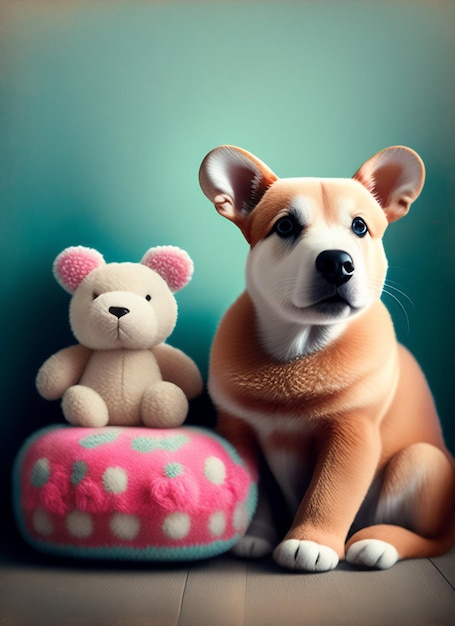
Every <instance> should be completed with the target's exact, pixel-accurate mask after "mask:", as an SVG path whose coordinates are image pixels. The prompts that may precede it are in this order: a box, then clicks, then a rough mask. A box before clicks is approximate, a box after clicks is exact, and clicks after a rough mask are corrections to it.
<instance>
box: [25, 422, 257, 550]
mask: <svg viewBox="0 0 455 626" xmlns="http://www.w3.org/2000/svg"><path fill="white" fill-rule="evenodd" d="M13 479H14V506H15V516H16V520H17V522H18V525H19V528H20V530H21V533H22V535H23V537H24V538H25V539H26V540H27V541H28V542H29V543H30V544H31V545H33V546H34V547H36V548H38V549H40V550H44V551H46V552H52V553H54V554H60V555H65V556H75V557H88V558H92V557H99V558H112V559H140V560H150V561H168V560H170V561H181V560H188V559H201V558H206V557H212V556H215V555H217V554H221V553H222V552H225V551H227V550H229V549H230V548H231V547H232V546H233V545H234V544H235V543H236V542H237V541H238V539H239V538H240V537H241V536H242V535H243V534H244V533H245V531H246V529H247V527H248V525H249V522H250V520H251V517H252V515H253V513H254V509H255V506H256V499H257V486H256V484H255V483H254V482H252V480H251V477H250V474H249V473H248V472H247V470H246V468H245V465H244V463H243V461H242V460H241V459H240V457H239V456H238V454H237V453H236V451H235V450H234V449H233V447H232V446H231V445H230V444H229V443H228V442H226V441H225V440H223V439H222V438H221V437H219V436H218V435H216V434H215V433H213V432H211V431H209V430H207V429H204V428H199V427H193V426H182V427H180V428H173V429H150V428H142V427H137V428H131V427H128V428H121V427H105V428H76V427H73V426H53V427H49V428H46V429H43V430H41V431H38V432H37V433H35V434H34V435H33V436H32V437H31V438H30V439H29V440H27V441H26V442H25V443H24V445H23V446H22V448H21V450H20V451H19V454H18V456H17V458H16V461H15V467H14V476H13Z"/></svg>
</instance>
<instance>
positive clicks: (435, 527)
mask: <svg viewBox="0 0 455 626" xmlns="http://www.w3.org/2000/svg"><path fill="white" fill-rule="evenodd" d="M424 177H425V170H424V166H423V163H422V161H421V159H420V157H419V156H418V155H417V154H416V153H415V152H414V151H412V150H411V149H409V148H406V147H401V146H395V147H391V148H387V149H385V150H383V151H381V152H379V153H378V154H376V155H374V156H373V157H371V158H370V159H369V160H368V161H366V162H365V163H364V164H363V165H362V166H361V167H360V169H359V170H358V171H357V173H356V174H355V175H354V177H353V178H352V179H331V178H327V179H325V178H282V179H280V178H278V177H277V176H276V175H275V174H274V173H273V171H272V170H271V169H270V168H269V167H267V166H266V165H265V164H264V163H263V162H262V161H260V160H259V159H258V158H256V157H255V156H254V155H252V154H250V153H248V152H246V151H245V150H243V149H240V148H236V147H233V146H220V147H218V148H215V150H213V151H212V152H210V153H209V154H208V155H207V156H206V157H205V159H204V161H203V162H202V165H201V168H200V184H201V187H202V190H203V192H204V193H205V195H206V196H207V197H208V198H209V199H210V200H211V201H212V202H213V203H214V205H215V207H216V209H217V210H218V212H219V213H220V214H221V215H223V216H224V217H226V218H228V219H229V220H231V221H232V222H234V223H235V224H236V225H237V226H238V227H239V228H240V230H241V231H242V233H243V235H244V237H245V239H246V240H247V242H248V243H249V245H250V252H249V255H248V260H247V264H246V290H245V291H244V292H243V294H242V295H241V296H240V297H239V298H238V300H237V301H236V302H235V303H234V304H233V305H232V306H231V307H230V309H229V310H228V311H227V313H226V314H225V316H224V318H223V319H222V321H221V323H220V326H219V328H218V330H217V333H216V336H215V338H214V342H213V347H212V352H211V358H210V371H209V392H210V394H211V397H212V399H213V401H214V404H215V406H216V408H217V413H218V425H219V431H220V433H221V434H222V435H224V436H225V437H226V438H228V439H229V440H230V441H231V442H232V443H233V444H234V446H236V447H237V449H238V450H239V452H240V453H241V454H242V455H243V457H244V458H245V459H246V460H247V462H248V464H249V467H250V469H251V472H252V473H253V474H254V473H256V472H257V457H258V450H260V451H261V453H262V454H263V457H264V458H265V459H266V461H267V463H268V465H269V467H270V469H271V471H272V473H273V475H274V477H275V479H276V481H277V483H278V485H279V487H280V489H281V491H282V494H283V496H284V498H285V500H286V502H287V504H288V505H289V508H290V511H291V513H292V515H293V516H294V521H293V523H292V525H291V527H290V529H289V531H288V532H287V534H286V536H285V537H284V539H283V540H282V541H281V542H280V543H279V544H278V546H277V547H275V549H274V552H273V554H274V558H275V560H276V561H277V562H278V563H279V564H280V565H282V566H283V567H286V568H289V569H294V570H304V571H326V570H330V569H333V568H335V567H336V566H337V564H338V562H339V560H340V559H343V558H346V560H347V561H348V562H350V563H352V564H355V565H359V566H364V567H365V566H367V567H376V568H380V569H385V568H388V567H391V566H392V565H393V564H394V563H395V562H396V561H397V560H398V559H404V558H412V557H424V556H436V555H438V554H441V553H444V552H446V551H447V550H448V549H449V548H450V546H451V545H453V543H454V542H455V528H454V527H455V524H454V510H455V502H454V496H455V464H454V460H453V458H452V457H451V455H450V454H449V452H448V450H447V448H446V446H445V444H444V440H443V436H442V433H441V428H440V423H439V420H438V416H437V412H436V409H435V406H434V402H433V398H432V395H431V392H430V390H429V388H428V385H427V382H426V380H425V377H424V375H423V374H422V371H421V369H420V367H419V366H418V364H417V362H416V361H415V360H414V358H413V357H412V356H411V354H410V353H409V352H408V351H407V350H406V349H405V348H404V347H403V346H401V345H399V344H398V343H397V340H396V337H395V332H394V328H393V324H392V321H391V318H390V315H389V313H388V312H387V309H386V308H385V306H384V304H383V303H382V301H381V300H380V296H381V292H382V289H383V286H384V281H385V277H386V271H387V260H386V256H385V253H384V248H383V244H382V237H383V235H384V232H385V230H386V227H387V225H388V224H389V223H390V222H393V221H395V220H397V219H399V218H401V217H402V216H404V215H405V214H406V213H407V212H408V210H409V207H410V205H411V203H412V202H413V201H414V200H415V199H416V198H417V197H418V195H419V193H420V191H421V189H422V186H423V182H424ZM266 511H267V508H266V506H265V504H264V502H260V503H259V505H258V513H257V516H256V519H255V520H253V523H252V525H251V527H250V529H249V532H248V533H247V535H246V536H245V537H244V538H243V539H242V540H241V541H240V542H239V544H238V546H237V552H238V553H239V554H248V555H251V556H262V555H264V554H265V553H267V552H268V551H272V549H273V547H274V543H273V542H274V538H273V534H272V533H271V531H270V520H269V517H270V516H269V515H267V514H266Z"/></svg>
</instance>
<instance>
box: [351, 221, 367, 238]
mask: <svg viewBox="0 0 455 626" xmlns="http://www.w3.org/2000/svg"><path fill="white" fill-rule="evenodd" d="M351 228H352V232H354V233H355V234H356V235H357V237H365V235H366V234H367V232H368V226H367V225H366V223H365V221H364V220H363V219H362V218H361V217H355V218H354V219H353V220H352V224H351Z"/></svg>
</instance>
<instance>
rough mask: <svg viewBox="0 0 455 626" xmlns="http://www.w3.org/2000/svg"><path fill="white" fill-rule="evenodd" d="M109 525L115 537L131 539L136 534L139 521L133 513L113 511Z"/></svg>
mask: <svg viewBox="0 0 455 626" xmlns="http://www.w3.org/2000/svg"><path fill="white" fill-rule="evenodd" d="M109 526H110V529H111V531H112V532H113V533H114V535H115V536H116V537H118V538H119V539H128V540H129V541H131V540H133V539H134V538H135V537H136V536H137V534H138V532H139V528H140V526H141V523H140V521H139V520H138V518H137V517H136V516H135V515H128V514H127V513H114V515H113V516H112V517H111V520H110V522H109Z"/></svg>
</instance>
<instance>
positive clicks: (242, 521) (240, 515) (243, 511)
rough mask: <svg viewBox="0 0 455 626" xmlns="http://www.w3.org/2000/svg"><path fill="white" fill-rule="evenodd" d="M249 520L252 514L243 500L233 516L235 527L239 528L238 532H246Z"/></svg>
mask: <svg viewBox="0 0 455 626" xmlns="http://www.w3.org/2000/svg"><path fill="white" fill-rule="evenodd" d="M249 521H250V515H249V512H248V509H247V507H246V505H245V504H244V503H243V502H241V503H240V504H238V505H237V507H236V509H235V511H234V516H233V523H234V528H235V529H236V530H237V532H239V533H244V532H245V531H246V529H247V527H248V523H249Z"/></svg>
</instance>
